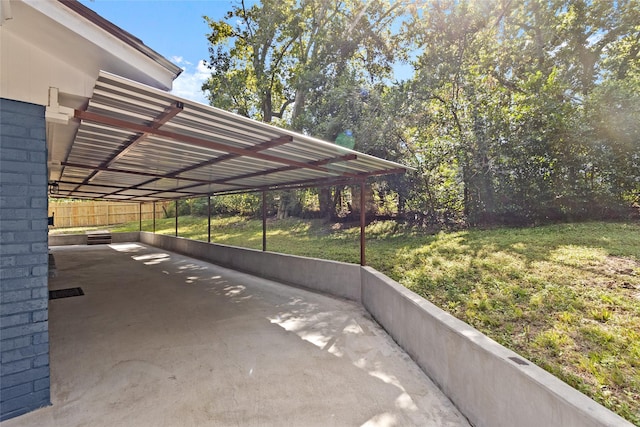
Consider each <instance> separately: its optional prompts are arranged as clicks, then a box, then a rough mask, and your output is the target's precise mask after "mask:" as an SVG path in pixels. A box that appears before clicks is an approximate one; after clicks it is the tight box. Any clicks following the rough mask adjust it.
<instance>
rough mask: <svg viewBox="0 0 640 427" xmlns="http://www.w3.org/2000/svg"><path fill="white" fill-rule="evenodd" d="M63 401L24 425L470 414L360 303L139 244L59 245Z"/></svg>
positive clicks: (405, 420)
mask: <svg viewBox="0 0 640 427" xmlns="http://www.w3.org/2000/svg"><path fill="white" fill-rule="evenodd" d="M51 249H52V252H53V254H54V256H55V261H56V267H57V276H56V277H55V278H51V279H50V282H49V288H50V289H52V290H53V289H63V288H71V287H77V286H79V287H81V288H82V289H83V291H84V295H83V296H78V297H71V298H64V299H56V300H52V301H50V302H49V322H50V328H49V331H50V355H51V361H50V365H51V391H52V402H53V405H52V406H50V407H46V408H42V409H39V410H37V411H35V412H32V413H29V414H26V415H23V416H20V417H17V418H15V419H12V420H9V421H6V422H4V423H2V425H3V427H4V426H6V427H14V426H65V427H72V426H85V425H86V426H154V427H155V426H208V425H211V426H276V425H277V426H284V425H290V426H331V425H334V426H400V425H402V426H406V425H418V426H468V425H469V424H468V422H467V421H466V419H465V418H464V417H463V416H462V415H461V414H460V412H459V411H458V410H457V409H456V408H455V407H454V406H453V405H452V404H451V402H450V401H449V400H448V399H447V398H446V397H445V396H444V395H443V394H442V392H440V391H439V389H438V388H437V387H436V386H435V385H434V384H433V383H432V382H431V380H429V378H428V377H427V376H426V375H425V374H424V373H423V372H422V371H421V370H420V369H419V368H418V367H417V365H416V364H415V363H414V362H413V361H412V360H411V359H410V358H409V357H408V356H407V354H406V353H404V351H402V349H400V347H398V346H397V345H396V344H395V343H394V342H393V340H392V339H391V338H390V337H389V336H388V335H387V334H386V332H384V330H382V328H380V327H379V326H378V325H377V324H376V323H375V322H374V321H373V320H371V318H370V316H369V315H368V314H367V312H366V311H365V310H364V309H363V308H362V307H360V306H359V305H357V304H355V303H351V302H347V301H344V300H339V299H336V298H332V297H328V296H325V295H320V294H316V293H312V292H308V291H305V290H302V289H297V288H293V287H289V286H285V285H282V284H279V283H275V282H273V281H269V280H265V279H261V278H257V277H255V276H250V275H247V274H243V273H239V272H236V271H233V270H229V269H225V268H222V267H219V266H215V265H212V264H209V263H206V262H202V261H198V260H194V259H192V258H187V257H184V256H181V255H177V254H174V253H171V252H167V251H163V250H160V249H157V248H154V247H151V246H146V245H144V244H141V243H127V244H113V245H108V246H107V245H103V246H66V247H53V248H51Z"/></svg>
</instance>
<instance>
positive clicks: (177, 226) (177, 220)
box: [176, 199, 179, 237]
mask: <svg viewBox="0 0 640 427" xmlns="http://www.w3.org/2000/svg"><path fill="white" fill-rule="evenodd" d="M178 202H179V200H178V199H176V237H178Z"/></svg>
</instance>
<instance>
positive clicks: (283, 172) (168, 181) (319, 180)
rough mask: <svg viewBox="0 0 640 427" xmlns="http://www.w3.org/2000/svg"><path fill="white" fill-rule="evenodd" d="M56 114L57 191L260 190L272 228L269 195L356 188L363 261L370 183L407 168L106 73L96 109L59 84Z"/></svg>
mask: <svg viewBox="0 0 640 427" xmlns="http://www.w3.org/2000/svg"><path fill="white" fill-rule="evenodd" d="M47 115H48V117H49V121H50V123H51V126H52V127H53V129H52V132H51V134H52V135H53V138H54V140H53V141H52V146H53V147H54V149H53V150H52V159H51V161H50V162H49V181H50V188H52V189H55V190H54V191H55V194H56V197H69V198H90V199H104V200H116V201H130V202H137V203H153V202H156V201H161V200H178V199H181V198H187V197H202V196H207V197H209V200H210V198H211V196H216V195H222V194H235V193H247V192H258V193H262V195H263V225H264V224H265V223H266V217H265V215H266V209H265V206H264V200H265V194H266V192H267V191H274V190H285V189H297V188H307V187H320V186H333V185H356V186H359V187H360V195H361V197H360V207H359V212H360V229H361V236H360V244H361V264H362V265H364V264H365V236H364V226H365V197H364V196H363V195H364V193H365V185H366V183H367V179H368V178H370V177H372V176H379V175H388V174H395V173H404V172H405V171H406V170H407V167H405V166H403V165H401V164H398V163H395V162H391V161H387V160H383V159H380V158H377V157H374V156H370V155H367V154H364V153H360V152H357V151H354V150H350V149H347V148H344V147H341V146H339V145H336V144H332V143H327V142H325V141H321V140H318V139H315V138H312V137H309V136H307V135H303V134H300V133H296V132H292V131H288V130H285V129H281V128H277V127H275V126H271V125H269V124H266V123H262V122H258V121H255V120H251V119H249V118H246V117H242V116H239V115H236V114H232V113H229V112H226V111H223V110H220V109H217V108H214V107H210V106H206V105H202V104H199V103H196V102H192V101H188V100H185V99H180V98H178V97H176V96H174V95H171V94H169V93H167V92H165V91H162V90H158V89H155V88H152V87H149V86H146V85H143V84H141V83H137V82H134V81H131V80H128V79H125V78H122V77H119V76H116V75H113V74H109V73H106V72H104V71H102V72H100V75H99V76H98V79H97V81H96V84H95V88H94V90H93V96H92V97H91V99H90V100H89V103H88V106H86V108H76V109H73V108H68V107H65V106H61V105H60V104H59V103H58V101H57V93H56V92H55V91H54V90H52V91H51V93H50V105H49V107H48V109H47ZM55 127H61V129H64V131H62V130H61V131H59V132H57V129H56V128H55ZM69 127H75V128H77V130H76V136H75V138H73V139H68V138H66V139H61V140H60V141H56V140H55V136H56V135H57V134H60V135H67V134H68V133H69ZM176 213H177V209H176ZM263 236H264V238H263V250H266V234H265V233H263Z"/></svg>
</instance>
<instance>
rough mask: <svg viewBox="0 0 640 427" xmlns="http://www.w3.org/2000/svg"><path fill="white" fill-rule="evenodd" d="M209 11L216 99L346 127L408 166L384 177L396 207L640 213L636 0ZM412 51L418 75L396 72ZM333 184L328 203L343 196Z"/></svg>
mask: <svg viewBox="0 0 640 427" xmlns="http://www.w3.org/2000/svg"><path fill="white" fill-rule="evenodd" d="M207 21H208V23H209V26H210V29H211V33H210V34H209V42H210V61H209V65H210V66H211V69H212V75H211V78H210V79H209V80H208V81H207V83H205V85H204V86H203V89H205V91H206V92H207V93H208V94H209V96H210V100H211V102H212V104H213V105H216V106H219V107H222V108H225V109H229V110H232V111H236V112H238V113H240V114H243V115H247V116H251V117H254V118H257V119H260V120H265V121H272V120H274V121H276V122H277V123H278V124H279V125H282V126H287V127H291V128H293V129H296V130H299V131H303V132H306V133H308V134H312V135H315V136H318V137H320V138H323V139H325V140H328V141H336V140H339V141H340V140H341V139H344V135H345V132H346V131H347V130H350V131H352V135H353V140H351V139H350V140H349V142H353V141H355V148H356V149H357V150H360V151H364V152H367V153H371V154H375V155H378V156H381V157H384V158H387V159H391V160H397V161H401V162H404V163H406V164H408V165H410V166H413V167H414V168H415V169H416V170H415V171H414V172H411V173H409V174H408V175H407V176H405V177H398V176H391V177H385V178H380V179H379V180H378V184H379V186H380V188H383V189H385V191H388V192H392V193H394V194H397V195H398V197H397V207H396V209H394V211H395V212H397V213H398V214H400V215H402V214H406V215H407V217H408V218H411V219H417V220H420V221H421V222H426V223H429V224H438V225H441V226H445V227H446V226H452V225H459V224H461V223H464V222H467V223H470V224H492V223H499V224H535V223H546V222H553V221H558V220H565V219H589V218H625V217H629V216H632V215H637V211H638V207H639V206H640V65H638V64H640V60H639V59H640V37H639V35H640V28H639V27H638V24H637V23H638V22H640V4H639V3H638V2H637V1H635V0H622V1H616V2H611V1H605V0H588V1H573V0H571V1H570V0H553V1H545V2H542V1H539V0H527V1H519V2H513V1H494V2H487V1H473V0H464V1H453V0H446V1H438V2H424V3H419V4H415V3H405V2H386V1H384V0H374V1H372V2H367V4H366V5H365V4H363V3H361V2H358V1H355V0H354V1H347V2H342V3H336V4H333V3H327V2H323V1H319V0H310V1H304V2H294V1H290V0H287V1H275V0H265V1H263V2H262V3H257V4H254V5H253V6H251V7H250V8H246V7H245V5H244V4H243V3H240V4H239V5H236V6H233V7H232V8H231V10H230V11H229V13H228V14H227V16H226V17H225V18H224V19H220V20H214V19H211V18H207ZM408 58H411V65H412V66H413V68H414V71H415V73H414V75H413V77H412V78H410V79H408V80H405V81H402V82H394V81H392V74H391V73H392V70H393V67H394V66H397V65H398V64H402V63H403V62H406V61H407V60H408ZM332 191H333V193H334V194H335V193H336V192H338V191H339V189H334V190H324V192H321V194H320V211H321V213H322V216H325V217H330V216H331V215H335V214H336V212H338V211H339V207H340V206H339V198H338V197H330V193H331V192H332ZM284 197H285V198H290V199H292V200H295V199H296V198H297V197H298V196H295V195H293V196H292V195H289V196H284ZM283 200H284V199H283ZM279 206H280V208H281V209H283V208H286V209H288V210H289V212H288V213H287V214H293V213H294V211H296V212H299V211H301V208H300V206H301V205H300V204H298V203H290V204H289V203H281V204H280V205H279ZM279 215H280V213H279ZM280 216H286V214H285V215H280Z"/></svg>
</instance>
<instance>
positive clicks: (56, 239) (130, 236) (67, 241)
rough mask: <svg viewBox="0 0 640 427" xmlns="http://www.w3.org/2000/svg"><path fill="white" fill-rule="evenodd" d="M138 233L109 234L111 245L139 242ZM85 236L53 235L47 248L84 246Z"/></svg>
mask: <svg viewBox="0 0 640 427" xmlns="http://www.w3.org/2000/svg"><path fill="white" fill-rule="evenodd" d="M139 234H140V233H139V232H137V231H133V232H129V233H111V243H125V242H137V241H139V239H140V237H139ZM86 244H87V235H86V234H53V235H49V246H69V245H86Z"/></svg>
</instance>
